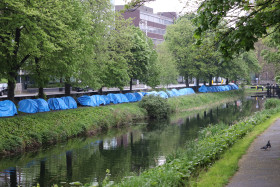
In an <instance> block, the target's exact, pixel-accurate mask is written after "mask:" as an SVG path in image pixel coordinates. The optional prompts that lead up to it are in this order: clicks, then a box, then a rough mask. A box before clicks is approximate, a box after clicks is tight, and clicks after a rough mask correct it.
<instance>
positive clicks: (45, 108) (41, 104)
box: [33, 99, 50, 112]
mask: <svg viewBox="0 0 280 187" xmlns="http://www.w3.org/2000/svg"><path fill="white" fill-rule="evenodd" d="M33 100H34V101H35V102H36V103H37V105H38V112H49V111H50V109H49V105H48V103H47V101H45V100H44V99H33Z"/></svg>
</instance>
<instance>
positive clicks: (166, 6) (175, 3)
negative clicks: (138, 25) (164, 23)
mask: <svg viewBox="0 0 280 187" xmlns="http://www.w3.org/2000/svg"><path fill="white" fill-rule="evenodd" d="M128 1H129V0H128ZM187 2H189V4H188V5H187ZM124 4H125V0H115V5H124ZM145 6H147V7H151V8H153V9H154V12H177V13H181V12H187V11H194V10H195V7H197V5H196V3H195V1H194V0H156V1H153V2H150V3H145Z"/></svg>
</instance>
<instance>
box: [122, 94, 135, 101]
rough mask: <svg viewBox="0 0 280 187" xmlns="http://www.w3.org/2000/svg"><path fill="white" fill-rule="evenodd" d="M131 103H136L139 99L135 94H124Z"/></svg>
mask: <svg viewBox="0 0 280 187" xmlns="http://www.w3.org/2000/svg"><path fill="white" fill-rule="evenodd" d="M124 95H125V96H126V98H127V100H128V101H129V102H136V101H137V99H136V97H135V95H134V94H133V93H126V94H124Z"/></svg>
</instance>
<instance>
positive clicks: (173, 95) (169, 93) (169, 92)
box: [166, 90, 176, 97]
mask: <svg viewBox="0 0 280 187" xmlns="http://www.w3.org/2000/svg"><path fill="white" fill-rule="evenodd" d="M166 93H167V95H168V96H169V97H175V96H176V95H175V94H174V92H172V91H170V90H167V91H166Z"/></svg>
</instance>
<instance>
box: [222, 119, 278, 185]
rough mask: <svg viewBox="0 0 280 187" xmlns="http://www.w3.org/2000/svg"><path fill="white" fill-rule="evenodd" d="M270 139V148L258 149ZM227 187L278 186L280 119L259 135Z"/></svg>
mask: <svg viewBox="0 0 280 187" xmlns="http://www.w3.org/2000/svg"><path fill="white" fill-rule="evenodd" d="M268 140H270V143H271V149H270V150H267V151H264V150H262V149H260V148H261V147H263V146H265V145H266V143H267V141H268ZM227 186H228V187H278V186H280V119H278V120H277V121H276V122H275V123H274V124H272V125H271V126H270V127H269V128H268V129H267V130H266V131H265V132H264V133H262V134H261V135H259V136H258V137H257V138H256V139H255V140H254V142H253V143H252V145H251V146H250V148H249V149H248V152H247V154H246V155H244V156H243V157H242V159H241V160H240V161H239V170H238V171H237V172H236V174H235V175H234V176H233V178H232V179H231V180H230V183H229V184H228V185H227Z"/></svg>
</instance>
